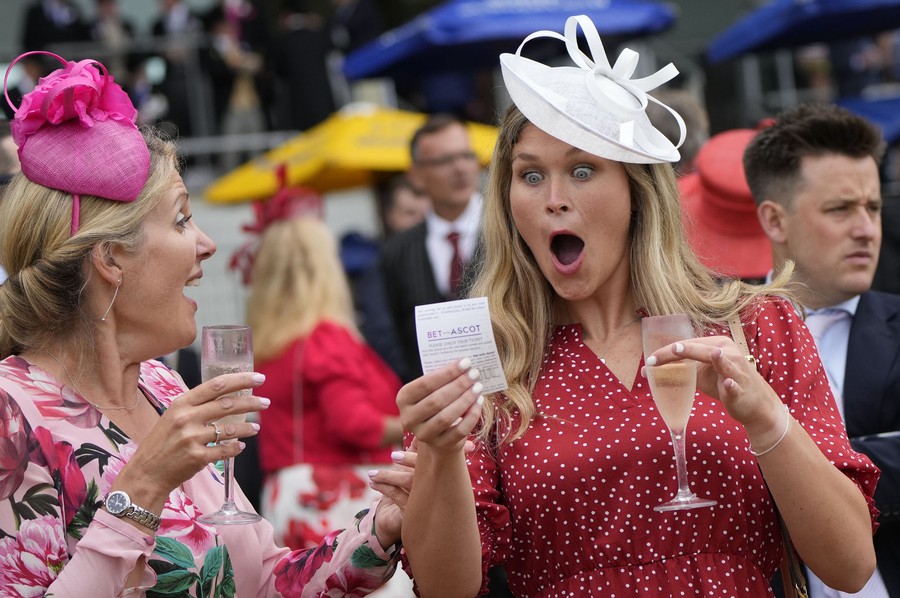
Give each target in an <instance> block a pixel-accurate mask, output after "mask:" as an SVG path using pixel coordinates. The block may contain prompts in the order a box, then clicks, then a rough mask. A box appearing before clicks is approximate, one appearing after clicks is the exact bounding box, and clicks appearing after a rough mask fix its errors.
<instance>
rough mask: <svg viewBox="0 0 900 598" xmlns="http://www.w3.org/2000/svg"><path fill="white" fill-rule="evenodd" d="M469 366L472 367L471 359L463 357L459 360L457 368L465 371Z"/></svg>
mask: <svg viewBox="0 0 900 598" xmlns="http://www.w3.org/2000/svg"><path fill="white" fill-rule="evenodd" d="M470 367H472V360H471V359H469V358H468V357H463V358H462V359H460V360H459V369H461V370H462V371H466V370H467V369H469V368H470Z"/></svg>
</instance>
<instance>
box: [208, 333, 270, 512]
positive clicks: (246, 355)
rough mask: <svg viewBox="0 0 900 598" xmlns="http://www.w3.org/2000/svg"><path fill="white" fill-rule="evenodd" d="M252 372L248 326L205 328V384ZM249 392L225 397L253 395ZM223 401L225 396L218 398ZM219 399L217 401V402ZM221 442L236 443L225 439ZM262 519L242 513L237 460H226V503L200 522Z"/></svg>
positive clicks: (231, 419)
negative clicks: (236, 481) (237, 492)
mask: <svg viewBox="0 0 900 598" xmlns="http://www.w3.org/2000/svg"><path fill="white" fill-rule="evenodd" d="M252 371H253V334H252V332H251V331H250V327H249V326H204V327H203V333H202V335H201V337H200V374H201V376H202V378H203V381H204V382H206V381H207V380H210V379H212V378H215V377H216V376H220V375H222V374H234V373H239V372H252ZM251 394H252V391H251V390H250V389H245V390H240V391H238V392H235V393H232V394H230V395H225V396H235V397H242V396H250V395H251ZM219 398H220V399H221V398H222V397H219ZM217 400H218V399H217ZM246 416H247V415H246V414H245V413H239V414H234V415H227V416H225V417H223V418H221V419H219V420H217V421H216V423H217V424H218V425H219V428H222V427H223V426H225V424H228V423H231V424H235V423H241V422H243V421H244V420H245V419H246ZM221 442H223V443H224V442H234V440H222V441H221ZM260 519H262V517H260V516H259V515H257V514H256V513H248V512H246V511H241V510H240V509H238V508H237V505H235V503H234V458H231V459H226V460H225V502H224V503H223V504H222V506H221V508H219V510H218V511H216V512H215V513H210V514H209V515H203V516H201V517H200V518H199V521H201V522H203V523H211V524H213V525H239V524H243V523H256V522H257V521H259V520H260Z"/></svg>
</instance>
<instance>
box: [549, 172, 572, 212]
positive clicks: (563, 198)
mask: <svg viewBox="0 0 900 598" xmlns="http://www.w3.org/2000/svg"><path fill="white" fill-rule="evenodd" d="M570 208H571V205H570V203H569V199H568V196H567V194H566V191H565V188H564V185H563V183H562V182H561V181H559V180H558V179H551V180H550V184H549V185H547V199H546V202H545V209H546V210H547V213H549V214H553V213H556V212H568V211H569V209H570Z"/></svg>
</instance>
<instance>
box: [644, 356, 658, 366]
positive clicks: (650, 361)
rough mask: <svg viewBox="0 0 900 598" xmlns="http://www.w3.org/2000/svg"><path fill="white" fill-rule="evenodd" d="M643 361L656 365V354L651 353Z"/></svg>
mask: <svg viewBox="0 0 900 598" xmlns="http://www.w3.org/2000/svg"><path fill="white" fill-rule="evenodd" d="M644 363H646V364H647V365H656V355H651V356H650V357H648V358H647V361H645V362H644Z"/></svg>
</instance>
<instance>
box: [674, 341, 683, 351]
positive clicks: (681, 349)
mask: <svg viewBox="0 0 900 598" xmlns="http://www.w3.org/2000/svg"><path fill="white" fill-rule="evenodd" d="M675 352H676V353H684V345H682V344H681V343H675Z"/></svg>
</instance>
